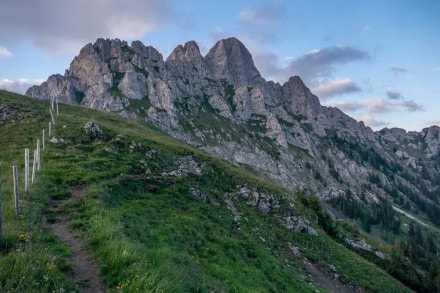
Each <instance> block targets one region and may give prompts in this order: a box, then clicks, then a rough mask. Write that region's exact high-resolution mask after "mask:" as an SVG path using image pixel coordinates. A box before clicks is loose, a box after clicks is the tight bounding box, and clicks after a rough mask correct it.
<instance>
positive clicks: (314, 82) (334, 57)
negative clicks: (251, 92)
mask: <svg viewBox="0 0 440 293" xmlns="http://www.w3.org/2000/svg"><path fill="white" fill-rule="evenodd" d="M369 58H370V57H369V54H368V53H367V52H365V51H363V50H359V49H356V48H352V47H349V46H334V47H327V48H322V49H315V50H312V51H310V52H308V53H306V54H304V55H302V56H300V57H298V58H288V59H286V60H285V62H284V64H282V65H279V62H278V58H277V56H276V55H275V54H274V53H271V52H265V53H259V54H255V55H254V60H255V64H256V66H257V68H259V70H260V71H261V73H262V75H263V76H265V77H266V78H267V79H273V80H275V81H278V82H285V81H287V80H288V79H289V77H291V76H294V75H298V76H300V77H301V79H302V80H303V81H304V82H305V83H306V84H307V85H308V86H310V87H311V88H314V87H319V86H320V85H321V84H322V81H323V80H327V82H329V84H328V85H329V86H330V85H333V86H336V85H338V86H339V88H340V89H343V87H344V85H345V90H343V91H342V93H345V92H347V91H349V90H351V91H352V92H353V91H358V90H360V88H359V87H358V86H356V85H355V84H354V82H353V83H351V84H350V83H349V82H348V81H347V80H345V81H344V79H341V78H339V79H338V78H336V79H331V78H329V77H331V76H332V74H333V73H334V71H335V70H336V68H335V65H337V64H345V63H348V62H354V61H362V60H368V59H369ZM330 82H331V84H330ZM344 82H345V84H344ZM334 94H337V93H336V92H335V93H334Z"/></svg>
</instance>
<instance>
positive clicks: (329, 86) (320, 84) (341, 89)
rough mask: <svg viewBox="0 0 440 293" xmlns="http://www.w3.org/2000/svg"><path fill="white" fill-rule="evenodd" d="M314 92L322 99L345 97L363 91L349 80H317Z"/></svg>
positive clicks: (313, 88) (313, 87)
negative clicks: (337, 96)
mask: <svg viewBox="0 0 440 293" xmlns="http://www.w3.org/2000/svg"><path fill="white" fill-rule="evenodd" d="M311 90H312V92H313V93H314V94H315V95H317V96H318V97H320V98H327V97H330V96H336V95H343V94H348V93H354V92H359V91H361V88H360V87H359V86H358V85H356V83H355V82H354V81H353V80H351V79H349V78H336V79H317V81H316V85H313V86H312V88H311Z"/></svg>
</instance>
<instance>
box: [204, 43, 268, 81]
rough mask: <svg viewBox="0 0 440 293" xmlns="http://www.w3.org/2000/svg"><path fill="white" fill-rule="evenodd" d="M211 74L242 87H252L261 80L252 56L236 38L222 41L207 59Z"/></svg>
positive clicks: (209, 53) (210, 52)
mask: <svg viewBox="0 0 440 293" xmlns="http://www.w3.org/2000/svg"><path fill="white" fill-rule="evenodd" d="M205 59H206V63H207V66H208V70H209V72H210V74H211V75H212V76H213V77H214V78H216V79H222V78H223V79H226V80H227V81H228V82H230V83H232V84H234V85H237V86H241V85H245V86H248V85H252V84H253V83H254V81H255V80H257V79H258V78H260V77H261V76H260V73H259V72H258V70H257V68H256V67H255V65H254V62H253V60H252V56H251V54H250V53H249V51H248V50H247V49H246V47H245V46H244V45H243V44H242V43H241V42H240V41H239V40H237V39H236V38H229V39H226V40H221V41H219V42H217V44H215V46H214V47H213V48H212V49H211V50H210V51H209V52H208V54H207V55H206V57H205Z"/></svg>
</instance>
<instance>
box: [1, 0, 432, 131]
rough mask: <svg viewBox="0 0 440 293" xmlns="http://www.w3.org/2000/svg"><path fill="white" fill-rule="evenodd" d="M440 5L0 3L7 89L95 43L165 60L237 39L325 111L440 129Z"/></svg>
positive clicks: (137, 0) (60, 66)
mask: <svg viewBox="0 0 440 293" xmlns="http://www.w3.org/2000/svg"><path fill="white" fill-rule="evenodd" d="M439 15H440V1H438V0H423V1H420V0H386V1H385V0H369V1H358V0H332V1H328V0H322V1H321V0H307V1H305V0H304V1H297V0H290V1H288V0H286V1H281V0H257V1H256V0H253V1H250V0H249V1H248V0H234V1H230V0H225V1H214V0H212V1H211V0H186V1H181V0H127V1H120V0H75V1H71V0H33V1H25V0H17V1H10V0H0V88H3V89H7V90H10V91H14V92H19V93H24V92H25V91H26V89H27V88H28V87H29V86H31V85H33V84H39V83H41V82H42V81H44V80H46V79H47V78H48V77H49V76H50V75H51V74H55V73H60V74H64V72H65V70H66V69H67V68H68V67H69V65H70V62H71V61H72V60H73V58H74V57H75V56H76V55H78V53H79V51H80V49H81V48H82V47H83V46H84V45H86V44H87V43H93V42H95V41H96V39H97V38H101V37H102V38H119V39H121V40H126V41H128V42H131V41H133V40H141V41H142V42H143V43H144V44H145V45H151V46H153V47H155V48H156V49H158V50H159V52H161V53H162V55H163V56H164V59H166V57H168V55H169V54H170V53H171V51H172V50H173V49H174V48H175V47H176V46H177V45H179V44H184V43H186V42H187V41H190V40H194V41H196V42H197V43H198V45H199V47H200V50H201V52H202V54H203V55H205V54H206V53H207V52H208V51H209V49H210V48H211V47H212V46H213V45H214V44H215V43H216V42H217V41H218V40H220V39H223V38H228V37H236V38H238V39H240V40H241V41H242V42H243V43H244V44H245V46H246V47H247V48H248V50H249V51H250V52H251V54H252V56H253V60H254V62H255V65H256V67H257V69H258V70H259V71H260V73H261V75H262V76H263V77H264V78H265V79H266V80H274V81H276V82H279V83H280V84H283V83H284V82H286V81H287V80H288V78H289V77H290V76H293V75H299V76H300V77H301V78H302V79H303V81H304V83H305V84H306V85H307V86H308V87H309V88H310V89H311V90H312V92H313V93H314V94H316V95H317V96H318V97H319V99H320V102H321V104H323V105H325V106H335V107H338V108H340V109H341V110H342V111H344V112H345V113H347V114H348V115H350V116H351V117H353V118H355V119H357V120H359V121H360V120H362V121H364V123H365V124H366V125H368V126H370V127H372V128H373V129H375V130H379V129H382V128H384V127H388V128H391V127H400V128H404V129H406V130H417V131H420V130H421V129H422V128H425V127H428V126H430V125H440V16H439Z"/></svg>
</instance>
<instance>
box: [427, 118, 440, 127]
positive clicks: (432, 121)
mask: <svg viewBox="0 0 440 293" xmlns="http://www.w3.org/2000/svg"><path fill="white" fill-rule="evenodd" d="M425 124H426V125H439V126H440V119H435V120H431V121H429V122H427V123H425Z"/></svg>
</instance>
